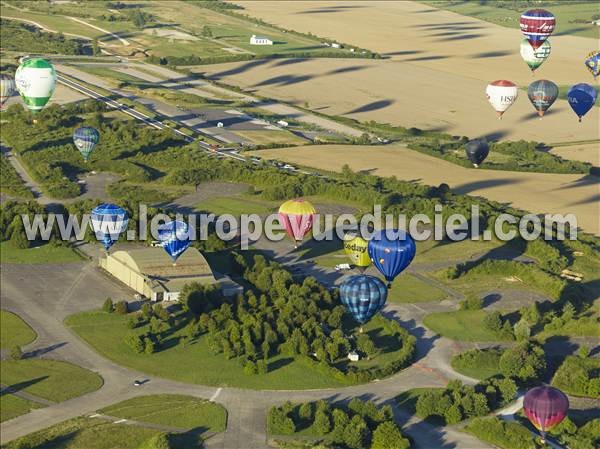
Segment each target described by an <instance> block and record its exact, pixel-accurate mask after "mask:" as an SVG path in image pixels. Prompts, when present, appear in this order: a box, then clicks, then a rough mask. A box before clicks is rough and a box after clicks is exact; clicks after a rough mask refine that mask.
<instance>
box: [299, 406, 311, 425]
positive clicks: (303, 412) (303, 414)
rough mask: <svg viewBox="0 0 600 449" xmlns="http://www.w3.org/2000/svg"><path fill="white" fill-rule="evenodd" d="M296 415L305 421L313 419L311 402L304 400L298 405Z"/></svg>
mask: <svg viewBox="0 0 600 449" xmlns="http://www.w3.org/2000/svg"><path fill="white" fill-rule="evenodd" d="M298 416H300V418H302V419H304V420H306V421H312V419H313V404H312V402H305V403H304V404H302V405H301V406H300V409H299V410H298Z"/></svg>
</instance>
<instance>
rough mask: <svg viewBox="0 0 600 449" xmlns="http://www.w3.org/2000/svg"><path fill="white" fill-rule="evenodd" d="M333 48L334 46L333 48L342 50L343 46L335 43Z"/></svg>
mask: <svg viewBox="0 0 600 449" xmlns="http://www.w3.org/2000/svg"><path fill="white" fill-rule="evenodd" d="M331 46H332V47H333V48H342V45H341V44H338V43H337V42H334V43H333V44H331Z"/></svg>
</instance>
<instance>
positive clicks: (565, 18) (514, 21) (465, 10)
mask: <svg viewBox="0 0 600 449" xmlns="http://www.w3.org/2000/svg"><path fill="white" fill-rule="evenodd" d="M422 3H426V4H428V5H431V6H434V7H436V8H440V9H447V10H448V11H452V12H455V13H458V14H462V15H465V16H470V17H474V18H476V19H481V20H485V21H487V22H491V23H495V24H497V25H501V26H505V27H509V28H519V18H520V17H521V14H522V13H523V12H525V11H526V10H527V9H531V8H544V9H547V10H549V11H550V12H552V14H554V16H555V17H556V28H555V30H554V36H556V35H563V34H569V35H575V36H583V37H591V38H594V39H598V38H600V29H599V27H597V26H596V25H594V24H593V23H590V22H591V17H592V16H593V15H594V14H599V11H598V3H597V2H595V1H589V2H587V3H583V2H573V3H574V4H568V3H570V2H562V1H550V2H549V1H544V2H542V4H541V5H537V4H533V2H531V3H532V4H531V5H530V6H529V7H527V6H523V7H521V8H519V7H518V6H517V7H514V9H513V5H514V2H504V4H505V5H507V6H508V7H501V6H499V4H500V2H493V1H477V2H463V1H461V2H447V1H440V0H434V1H431V0H430V1H423V2H422ZM521 3H522V2H521ZM579 20H582V21H587V22H588V23H577V22H575V21H579Z"/></svg>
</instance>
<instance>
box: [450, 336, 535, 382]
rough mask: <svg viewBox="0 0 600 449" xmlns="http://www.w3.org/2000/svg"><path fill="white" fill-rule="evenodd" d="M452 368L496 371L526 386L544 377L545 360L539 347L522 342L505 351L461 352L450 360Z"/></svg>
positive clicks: (478, 350) (479, 350) (474, 350)
mask: <svg viewBox="0 0 600 449" xmlns="http://www.w3.org/2000/svg"><path fill="white" fill-rule="evenodd" d="M452 366H454V367H456V368H457V369H461V368H463V369H464V368H478V367H479V368H485V369H488V370H490V371H493V370H497V372H498V373H500V374H501V375H502V376H504V377H506V378H510V379H513V380H514V381H515V382H517V384H519V385H528V384H533V383H535V382H536V381H537V380H539V379H540V378H541V377H542V376H543V375H544V373H545V371H546V358H545V354H544V350H543V348H542V347H541V346H540V345H538V344H536V343H532V342H527V341H523V342H520V343H517V344H515V345H513V346H511V347H510V348H507V349H499V348H489V349H471V350H469V351H465V352H462V353H460V354H458V355H456V356H454V357H453V358H452Z"/></svg>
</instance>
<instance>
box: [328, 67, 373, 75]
mask: <svg viewBox="0 0 600 449" xmlns="http://www.w3.org/2000/svg"><path fill="white" fill-rule="evenodd" d="M367 68H368V67H367V66H365V65H353V66H350V67H340V68H339V69H335V70H332V71H331V72H327V73H326V74H325V75H337V74H340V73H349V72H358V71H359V70H364V69H367Z"/></svg>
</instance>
